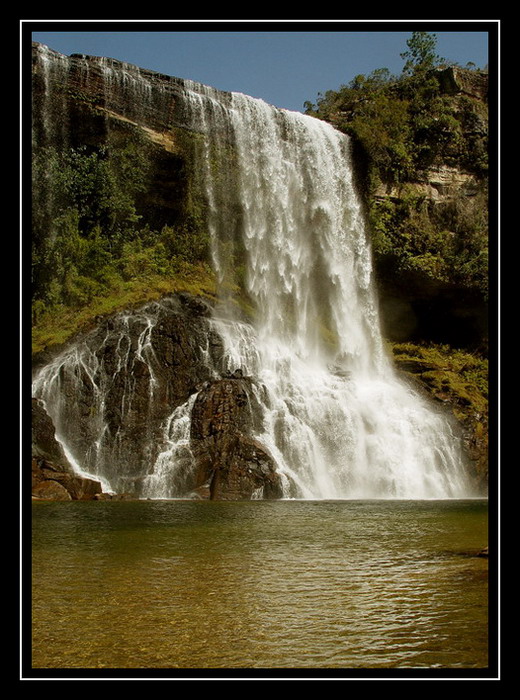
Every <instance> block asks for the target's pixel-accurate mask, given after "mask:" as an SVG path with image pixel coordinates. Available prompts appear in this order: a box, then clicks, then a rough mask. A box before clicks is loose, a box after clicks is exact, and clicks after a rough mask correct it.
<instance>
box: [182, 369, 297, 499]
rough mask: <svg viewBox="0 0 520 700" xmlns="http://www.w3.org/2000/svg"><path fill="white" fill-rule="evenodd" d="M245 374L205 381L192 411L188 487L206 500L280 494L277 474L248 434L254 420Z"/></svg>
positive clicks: (270, 458)
mask: <svg viewBox="0 0 520 700" xmlns="http://www.w3.org/2000/svg"><path fill="white" fill-rule="evenodd" d="M256 411H257V408H256V402H255V398H254V393H253V391H252V385H251V381H250V380H249V379H248V378H240V379H238V378H233V379H232V378H226V379H219V380H216V381H212V382H208V383H207V384H206V385H205V386H204V387H203V388H202V390H201V391H200V393H199V395H198V396H197V399H196V401H195V404H194V406H193V411H192V420H191V449H192V452H193V455H194V459H195V470H194V474H195V483H194V486H193V488H194V490H198V495H200V493H201V487H204V485H207V486H209V491H207V493H208V495H209V498H210V499H212V500H250V499H252V498H265V499H272V498H281V497H282V496H283V490H282V484H281V479H280V475H279V474H278V473H277V472H276V465H275V462H274V460H273V458H272V457H271V455H269V453H268V452H267V450H266V449H265V448H264V447H263V446H262V445H261V444H260V443H259V442H258V441H257V440H255V439H253V438H252V437H251V436H250V434H251V430H252V428H253V426H254V425H255V421H256V420H258V415H257V412H256Z"/></svg>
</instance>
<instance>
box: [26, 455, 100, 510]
mask: <svg viewBox="0 0 520 700" xmlns="http://www.w3.org/2000/svg"><path fill="white" fill-rule="evenodd" d="M101 492H102V488H101V484H100V483H99V481H95V480H94V479H85V478H84V477H81V476H75V475H74V474H70V473H68V472H65V471H63V469H62V467H61V466H59V465H56V464H53V463H52V462H48V461H47V460H45V459H38V458H33V461H32V497H33V499H38V500H45V501H90V500H93V499H95V498H96V497H97V496H98V495H99V494H101Z"/></svg>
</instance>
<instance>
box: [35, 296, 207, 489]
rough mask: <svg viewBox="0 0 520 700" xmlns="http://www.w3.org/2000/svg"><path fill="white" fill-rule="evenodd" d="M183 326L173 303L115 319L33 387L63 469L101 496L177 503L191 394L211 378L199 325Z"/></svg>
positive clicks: (42, 374) (63, 357)
mask: <svg viewBox="0 0 520 700" xmlns="http://www.w3.org/2000/svg"><path fill="white" fill-rule="evenodd" d="M185 319H186V317H185V316H184V315H183V314H182V312H181V311H180V310H179V308H178V304H175V303H174V301H173V300H164V301H163V302H161V303H152V304H149V305H147V306H145V307H144V308H142V309H140V310H138V311H135V312H128V313H121V314H118V315H116V316H115V317H113V318H112V319H110V320H109V321H108V322H106V323H104V324H102V325H100V326H99V328H98V329H96V330H95V331H93V332H92V333H91V334H89V335H88V336H87V337H86V338H84V339H83V340H81V341H78V342H76V343H75V344H74V345H73V346H72V347H71V348H70V349H69V350H67V351H66V352H65V353H63V354H61V355H59V356H58V357H57V358H56V359H55V360H53V361H52V362H50V363H49V364H47V365H46V366H45V367H43V368H42V369H41V370H40V371H39V372H38V373H37V375H36V377H35V379H34V381H33V396H34V397H35V398H38V399H40V400H41V401H42V403H43V406H44V408H45V410H46V411H47V413H48V414H49V416H50V417H51V419H52V421H53V424H54V427H55V431H56V438H57V439H58V440H59V442H60V443H61V444H62V445H63V447H64V449H65V453H66V455H67V457H68V459H69V462H70V464H71V465H72V466H73V467H74V469H75V471H76V472H77V473H78V474H80V475H82V476H86V477H89V478H94V479H97V480H98V481H101V483H102V484H103V486H104V490H105V491H112V492H115V493H131V494H138V495H145V496H146V497H161V498H164V497H171V496H174V495H178V493H179V491H178V487H179V483H182V479H181V478H180V477H181V476H182V473H181V475H180V476H179V475H178V474H177V466H178V464H179V465H180V456H181V455H182V453H183V448H184V445H185V444H186V441H187V438H188V436H189V416H190V408H191V405H192V403H193V400H194V397H195V396H196V389H197V386H198V385H199V384H201V383H202V382H203V381H206V380H207V379H208V378H211V377H213V376H215V374H216V373H215V370H214V369H213V366H212V360H211V356H210V353H209V352H208V329H207V327H206V326H207V324H206V322H205V320H204V319H200V320H199V323H198V324H196V325H194V324H193V323H192V322H189V323H188V322H186V320H185ZM183 324H184V325H183ZM178 338H180V342H181V343H182V346H179V345H177V346H176V347H175V346H174V344H173V342H174V341H173V340H172V339H178ZM183 362H185V363H186V364H185V366H183V364H182V363H183ZM176 369H177V370H178V372H179V373H178V374H176ZM172 405H174V406H177V408H176V409H175V410H174V411H173V412H172ZM166 462H168V463H169V466H170V472H172V470H173V473H170V474H168V475H167V470H166V468H165V464H166ZM183 468H187V467H186V464H184V467H182V465H181V466H180V471H181V472H182V469H183ZM176 475H177V476H176Z"/></svg>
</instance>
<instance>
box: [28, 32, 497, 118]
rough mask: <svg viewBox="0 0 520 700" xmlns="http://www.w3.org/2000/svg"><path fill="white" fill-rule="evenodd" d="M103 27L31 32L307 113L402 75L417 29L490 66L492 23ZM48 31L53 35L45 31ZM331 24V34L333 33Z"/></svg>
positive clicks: (57, 44)
mask: <svg viewBox="0 0 520 700" xmlns="http://www.w3.org/2000/svg"><path fill="white" fill-rule="evenodd" d="M40 22H41V24H40ZM103 22H104V24H103V30H101V29H99V28H96V27H98V25H97V24H96V22H95V21H94V22H92V21H88V23H82V22H80V21H78V22H73V28H74V31H55V30H56V29H59V28H60V22H59V21H58V22H53V23H52V25H50V23H48V22H47V21H45V20H41V21H40V20H36V21H31V22H30V28H31V29H32V30H33V33H32V38H33V40H35V41H39V42H41V43H43V44H46V45H47V46H49V47H50V48H52V49H54V50H56V51H59V52H60V53H63V54H67V55H69V54H71V53H85V54H89V55H94V56H108V57H110V58H115V59H118V60H121V61H126V62H128V63H133V64H135V65H137V66H139V67H141V68H147V69H150V70H154V71H158V72H160V73H165V74H167V75H170V76H175V77H178V78H189V79H192V80H195V81H197V82H201V83H204V84H205V85H210V86H212V87H215V88H218V89H220V90H229V91H234V92H243V93H245V94H247V95H250V96H252V97H258V98H261V99H263V100H265V101H266V102H268V103H270V104H273V105H275V106H277V107H283V108H285V109H290V110H295V111H303V105H304V102H305V101H307V100H308V101H310V102H315V101H316V98H317V96H318V93H324V92H326V91H327V90H336V89H337V88H339V87H340V85H345V84H348V83H349V82H350V80H352V78H354V77H355V76H356V75H358V74H360V73H361V74H368V73H370V72H371V71H372V70H375V69H376V68H388V69H389V70H390V71H391V72H392V73H396V74H399V73H400V72H401V70H402V67H403V63H404V62H403V59H401V58H400V54H401V53H402V52H403V51H406V49H407V46H406V41H407V39H409V38H410V36H411V34H412V32H413V31H415V30H423V29H424V30H425V31H429V32H431V33H434V34H435V35H436V37H437V53H438V54H439V55H440V56H442V57H443V58H446V59H449V60H451V61H455V62H456V63H458V64H460V65H462V66H464V65H466V63H468V62H469V61H471V62H473V63H474V64H476V65H477V67H480V68H484V67H485V66H487V64H488V34H487V29H488V28H489V24H485V25H482V24H480V22H481V21H480V20H465V21H464V22H463V24H459V23H458V22H457V21H452V20H450V21H446V22H443V21H440V22H439V21H436V24H435V27H434V28H431V27H430V25H429V24H428V25H427V26H426V25H424V26H423V25H422V23H421V22H420V21H419V22H417V21H409V22H408V21H407V20H405V21H404V22H402V21H400V22H399V26H398V27H397V25H395V24H393V22H392V21H383V24H381V23H379V22H378V23H377V25H371V24H370V21H368V22H364V23H363V27H362V30H361V29H360V26H361V25H357V24H356V22H355V21H352V20H345V21H343V20H341V21H334V22H333V24H332V25H331V24H330V23H328V24H327V25H326V29H327V31H323V30H322V28H323V27H324V26H325V25H322V24H321V23H320V21H315V20H314V21H312V23H307V22H305V21H298V22H297V24H296V28H295V24H294V23H293V22H291V23H290V25H289V24H287V25H284V24H281V25H280V24H279V23H276V25H274V24H270V23H269V22H267V23H264V22H265V21H262V24H261V25H259V24H258V23H257V22H250V23H248V24H247V31H241V30H234V26H238V25H234V24H233V23H232V22H229V21H222V22H220V21H215V22H213V23H210V25H209V27H210V28H209V29H208V28H207V27H208V25H207V24H204V29H203V30H202V31H192V29H193V27H195V29H196V28H197V24H195V25H194V24H193V23H190V24H189V30H188V29H187V28H188V25H187V24H184V23H183V22H182V21H179V20H165V21H159V28H158V29H157V28H156V27H157V25H154V29H153V30H152V31H146V28H147V25H146V23H144V24H143V23H142V22H141V21H140V22H139V23H135V24H134V23H133V22H131V21H124V22H120V21H118V22H117V23H114V24H112V25H110V24H108V25H107V24H106V23H105V22H106V21H103ZM482 22H487V21H485V20H482ZM493 22H494V21H493V20H491V23H493ZM49 26H51V27H52V31H47V29H48V27H49ZM62 26H65V25H62ZM148 26H151V25H148ZM200 26H201V27H202V25H200ZM243 26H244V25H243V24H241V25H240V29H242V28H243ZM275 26H276V28H275ZM331 26H332V27H333V31H328V30H329V28H330V27H331ZM372 26H373V27H374V30H372ZM107 27H108V31H105V29H106V28H107ZM69 28H70V24H67V30H68V29H69ZM170 28H171V31H170ZM395 28H398V29H399V31H394V29H395ZM367 29H368V31H365V30H367ZM403 29H404V31H402V30H403ZM482 29H483V30H484V31H481V30H482ZM84 30H86V31H84ZM344 30H348V31H344ZM461 30H462V31H461Z"/></svg>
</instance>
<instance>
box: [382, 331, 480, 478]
mask: <svg viewBox="0 0 520 700" xmlns="http://www.w3.org/2000/svg"><path fill="white" fill-rule="evenodd" d="M391 352H392V354H393V357H394V361H395V364H396V367H397V368H398V369H400V370H401V371H402V372H404V373H405V375H408V376H409V377H410V378H411V380H412V381H414V382H418V385H419V386H420V387H422V389H424V390H425V392H426V393H427V395H428V396H430V397H432V398H433V399H434V400H435V401H437V402H438V403H439V405H441V406H444V407H445V408H446V409H447V410H449V411H450V412H451V413H452V415H453V416H454V418H455V419H456V420H457V421H458V424H459V426H460V427H461V428H462V431H463V439H464V444H465V447H466V453H467V455H468V456H469V457H470V458H471V460H472V469H473V472H474V474H473V475H474V478H475V483H476V484H481V485H482V486H483V487H484V489H485V485H486V483H487V478H488V458H487V453H488V423H489V407H488V360H487V359H486V358H484V357H483V356H481V355H479V354H478V353H468V352H465V351H462V350H454V349H453V348H450V347H449V346H447V345H436V344H423V345H419V344H413V343H400V344H397V343H396V344H393V345H392V346H391Z"/></svg>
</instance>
